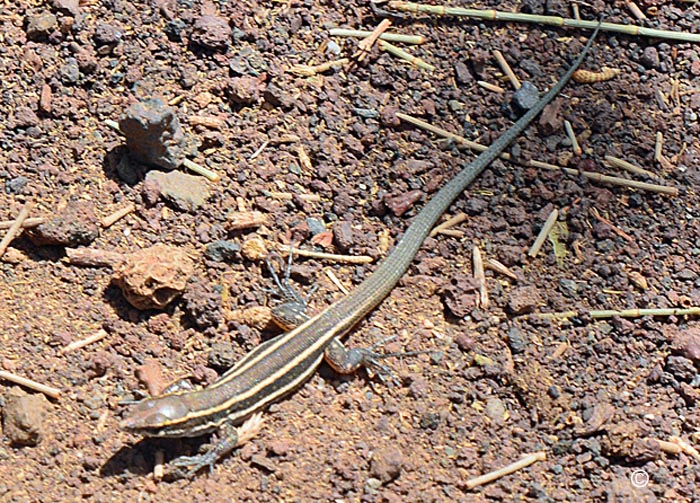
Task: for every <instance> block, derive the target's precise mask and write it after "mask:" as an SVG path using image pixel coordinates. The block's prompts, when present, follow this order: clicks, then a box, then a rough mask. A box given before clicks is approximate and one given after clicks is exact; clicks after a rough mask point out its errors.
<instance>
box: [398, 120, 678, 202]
mask: <svg viewBox="0 0 700 503" xmlns="http://www.w3.org/2000/svg"><path fill="white" fill-rule="evenodd" d="M396 116H397V117H398V118H399V119H402V120H404V121H406V122H410V123H411V124H413V125H415V126H418V127H420V128H422V129H425V130H426V131H430V132H431V133H434V134H436V135H438V136H442V137H443V138H447V139H449V140H453V141H455V142H457V143H458V144H459V145H463V146H465V147H467V148H470V149H472V150H474V151H476V152H483V151H484V150H486V149H487V148H488V147H486V146H484V145H481V144H480V143H476V142H473V141H471V140H467V139H466V138H464V137H462V136H459V135H457V134H454V133H450V132H449V131H446V130H444V129H442V128H439V127H437V126H433V125H432V124H430V123H428V122H425V121H424V120H421V119H418V118H416V117H413V116H411V115H407V114H404V113H401V112H396ZM500 157H501V159H506V160H508V161H512V160H513V159H512V157H511V155H510V154H507V153H502V154H501V156H500ZM516 162H518V163H519V164H521V165H523V166H530V167H533V168H541V169H548V170H551V171H560V172H562V173H566V174H567V175H573V176H583V177H584V178H587V179H589V180H593V181H597V182H601V183H609V184H611V185H619V186H622V187H631V188H635V189H639V190H647V191H650V192H658V193H660V194H667V195H670V196H677V195H678V189H677V188H676V187H668V186H666V185H658V184H655V183H646V182H638V181H636V180H628V179H626V178H620V177H616V176H610V175H602V174H600V173H594V172H592V171H580V170H578V169H573V168H564V167H563V166H557V165H555V164H549V163H546V162H542V161H535V160H528V161H519V160H518V161H516Z"/></svg>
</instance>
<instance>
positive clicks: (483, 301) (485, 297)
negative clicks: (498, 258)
mask: <svg viewBox="0 0 700 503" xmlns="http://www.w3.org/2000/svg"><path fill="white" fill-rule="evenodd" d="M472 267H473V268H474V281H475V282H476V286H477V288H478V289H479V296H478V297H477V298H478V299H479V301H478V302H477V307H480V308H481V309H488V308H489V305H490V304H491V302H490V301H489V291H488V289H487V288H486V275H485V274H484V261H483V260H482V259H481V251H480V250H479V247H478V246H477V245H474V247H473V248H472Z"/></svg>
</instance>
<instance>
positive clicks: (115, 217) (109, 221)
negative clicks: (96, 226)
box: [101, 203, 136, 227]
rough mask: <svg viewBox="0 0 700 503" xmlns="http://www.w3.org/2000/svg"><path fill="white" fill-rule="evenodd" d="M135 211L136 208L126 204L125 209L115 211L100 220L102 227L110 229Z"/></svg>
mask: <svg viewBox="0 0 700 503" xmlns="http://www.w3.org/2000/svg"><path fill="white" fill-rule="evenodd" d="M135 209H136V206H134V204H133V203H129V204H127V205H126V206H125V207H123V208H122V209H120V210H117V211H115V212H114V213H112V214H111V215H107V216H106V217H104V218H103V219H102V222H101V223H102V227H111V226H112V225H114V224H115V223H116V222H117V221H119V220H121V219H122V218H124V217H125V216H127V215H128V214H129V213H131V212H132V211H134V210H135Z"/></svg>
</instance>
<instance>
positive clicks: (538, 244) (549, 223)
mask: <svg viewBox="0 0 700 503" xmlns="http://www.w3.org/2000/svg"><path fill="white" fill-rule="evenodd" d="M557 217H559V210H557V209H556V208H554V209H553V210H552V212H551V213H550V214H549V216H548V217H547V220H546V221H545V223H544V225H543V226H542V229H541V230H540V233H539V234H538V235H537V239H535V242H534V243H533V244H532V248H530V251H528V252H527V254H528V255H529V256H530V257H533V258H534V257H536V256H537V254H538V253H539V252H540V249H541V248H542V245H543V244H544V241H545V239H547V236H549V233H550V231H551V230H552V227H554V224H555V223H556V222H557Z"/></svg>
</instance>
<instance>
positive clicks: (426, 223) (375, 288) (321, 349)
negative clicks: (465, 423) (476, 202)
mask: <svg viewBox="0 0 700 503" xmlns="http://www.w3.org/2000/svg"><path fill="white" fill-rule="evenodd" d="M599 29H600V25H599V26H598V28H596V30H595V31H594V33H593V34H592V36H591V37H590V39H589V40H588V42H587V44H586V45H585V47H584V49H583V50H582V52H581V54H580V55H579V56H578V57H577V59H576V60H575V61H574V63H573V64H572V65H571V67H570V68H569V69H568V70H567V72H566V73H565V74H564V75H563V76H562V77H561V79H560V80H559V81H558V82H557V83H556V84H555V85H554V86H553V87H552V88H551V89H550V90H549V91H548V92H547V93H545V94H544V96H542V97H541V98H540V100H539V101H538V102H537V103H536V104H535V105H534V106H533V107H532V108H531V109H530V110H528V111H527V112H526V113H525V114H524V115H522V116H521V117H520V118H519V119H518V120H517V121H516V122H515V123H514V124H513V125H512V126H510V128H509V129H507V130H506V131H505V132H504V133H503V134H502V135H501V136H500V137H498V138H497V139H496V140H495V141H494V142H493V143H492V144H491V145H490V146H489V148H488V149H487V150H485V151H484V152H482V153H481V154H480V155H478V156H477V157H476V158H475V159H474V160H473V161H471V162H470V163H469V164H468V165H467V166H465V167H464V168H463V169H462V170H461V171H460V172H459V173H457V174H456V175H455V176H454V177H453V178H452V179H451V180H450V181H448V182H447V183H446V184H445V185H444V186H443V187H442V188H440V190H439V191H438V192H437V193H436V194H435V195H434V196H433V197H432V198H431V199H430V200H429V201H428V202H427V203H426V204H425V206H423V208H422V209H421V210H420V211H419V212H418V214H417V215H416V216H415V217H414V219H413V221H412V222H411V224H410V225H409V226H408V228H407V229H406V231H405V232H404V234H403V237H402V238H401V239H400V240H399V242H398V243H397V245H396V246H395V247H394V249H393V250H392V252H391V253H390V254H389V255H388V256H387V257H386V258H385V259H384V260H383V261H382V262H381V263H380V264H379V266H378V267H377V268H376V269H375V270H374V272H373V273H372V274H371V275H370V276H368V277H367V278H366V279H365V280H364V281H363V282H361V283H360V284H359V285H358V286H357V287H356V288H355V289H354V290H353V291H352V292H350V294H349V295H347V296H345V297H344V298H342V299H340V300H338V301H336V302H334V303H333V304H331V305H330V306H328V307H327V308H325V309H324V310H322V311H321V312H320V313H318V314H316V315H315V316H312V317H307V318H305V319H306V321H303V322H302V323H301V324H299V325H298V326H296V328H292V329H291V330H289V331H287V332H285V333H282V334H280V335H278V336H276V337H274V338H272V339H270V340H268V341H265V342H263V343H262V344H260V345H259V346H257V347H256V348H254V349H253V350H252V351H250V352H249V353H248V354H247V355H245V356H244V357H243V358H242V359H241V360H239V361H238V362H237V363H236V364H235V365H234V366H233V367H232V368H231V369H229V370H228V371H227V372H225V373H224V374H223V375H221V377H219V378H218V379H217V380H215V381H214V382H213V383H212V384H210V385H209V386H207V387H205V388H202V389H197V390H175V391H172V390H169V391H166V392H165V393H164V394H162V395H159V396H155V397H151V398H147V399H144V400H142V401H140V402H138V403H136V404H134V405H133V406H132V408H131V410H130V411H129V412H128V415H127V416H126V418H125V419H123V420H122V421H121V423H120V427H121V428H122V429H123V430H126V431H130V432H134V433H138V434H141V435H143V436H148V437H165V438H178V437H197V436H200V435H204V434H207V433H212V432H214V431H217V430H220V429H223V430H224V431H225V435H224V436H223V438H222V439H221V440H220V441H219V442H218V443H215V444H214V445H213V446H212V448H211V449H210V450H209V451H207V452H205V453H203V454H199V455H196V456H191V457H181V458H177V459H176V460H174V461H173V462H172V464H173V465H174V466H176V467H183V468H187V469H188V470H189V473H190V474H194V473H196V472H197V471H198V470H200V469H201V468H203V467H205V466H209V467H210V468H211V467H212V466H213V464H214V463H215V462H216V461H218V460H219V459H220V458H221V457H223V456H224V455H226V454H227V453H228V452H230V451H231V450H232V449H233V448H234V447H236V446H237V445H240V444H241V443H242V442H243V441H244V440H247V439H248V438H249V437H250V436H252V435H254V434H255V433H254V432H256V430H257V429H258V428H259V424H260V417H261V416H260V413H261V411H262V410H263V409H264V408H265V407H266V406H267V405H269V404H270V403H272V402H274V401H276V400H279V399H281V398H282V397H284V396H286V395H288V394H289V393H291V392H292V391H294V390H295V389H297V388H298V387H299V386H300V385H301V384H302V383H303V382H304V381H306V379H307V378H309V376H311V374H312V373H313V372H314V371H315V369H316V367H317V366H318V365H319V364H320V363H321V361H322V360H323V359H324V356H325V358H326V360H327V361H328V362H329V363H330V365H331V367H333V368H334V369H335V370H336V371H339V372H341V373H349V372H352V371H354V370H356V369H357V368H358V367H360V366H362V365H365V366H367V365H372V364H374V363H375V361H376V359H375V356H376V355H374V353H373V352H371V351H369V350H362V349H359V348H354V349H350V350H346V349H345V348H344V346H343V345H342V343H341V342H340V338H341V337H342V336H343V335H345V334H346V333H347V332H348V331H350V329H351V328H352V327H353V326H354V325H356V324H357V323H358V322H359V321H360V320H361V319H362V318H364V317H365V316H366V315H367V314H368V313H369V312H370V311H372V310H373V309H374V308H375V307H376V306H377V305H378V304H380V303H381V301H382V300H383V299H384V298H385V297H386V296H387V295H388V294H389V292H391V290H392V289H393V288H394V286H395V285H396V284H397V283H398V282H399V280H400V279H401V277H402V276H403V275H404V273H405V272H406V270H407V269H408V267H409V266H410V264H411V262H412V261H413V259H414V257H415V255H416V253H417V252H418V249H419V248H420V247H421V246H422V244H423V241H424V240H425V238H426V237H427V236H428V234H429V232H430V230H431V229H432V227H433V226H434V225H435V223H436V222H437V220H438V219H439V218H440V217H441V216H442V214H443V213H444V212H445V211H446V210H447V208H448V207H449V206H450V205H451V204H452V202H453V201H454V199H456V198H457V197H458V196H459V195H460V194H461V193H462V192H463V191H464V190H465V189H466V188H467V186H468V185H469V184H470V183H471V182H472V181H473V180H474V178H476V177H477V176H478V175H479V174H480V173H481V172H482V171H483V170H484V169H485V168H486V167H487V166H488V165H489V164H490V163H491V162H492V161H494V160H495V159H496V158H497V157H499V156H500V154H501V153H502V152H503V151H504V150H505V148H506V147H508V146H509V145H510V144H511V143H512V142H513V141H514V140H515V139H516V138H517V137H518V136H519V135H520V134H521V133H522V132H523V131H524V130H525V128H527V127H528V125H529V124H530V122H531V121H532V120H533V119H534V118H535V117H536V116H537V115H538V114H539V113H540V112H541V111H542V110H543V109H544V107H545V106H546V105H547V104H549V103H550V102H551V101H552V99H553V98H554V97H555V96H557V95H558V94H559V93H560V92H561V90H562V89H563V88H564V86H565V85H566V84H567V82H568V81H569V79H570V78H571V75H572V74H573V72H574V71H575V70H576V69H577V68H578V67H579V66H580V65H581V63H582V62H583V60H584V58H585V57H586V54H587V53H588V51H589V49H590V47H591V45H592V44H593V41H594V40H595V38H596V36H597V34H598V31H599ZM242 423H244V424H243V425H242V426H240V427H239V428H236V427H235V426H236V425H241V424H242Z"/></svg>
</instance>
